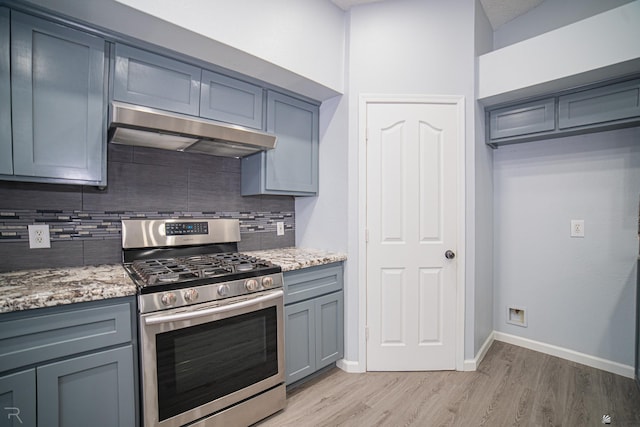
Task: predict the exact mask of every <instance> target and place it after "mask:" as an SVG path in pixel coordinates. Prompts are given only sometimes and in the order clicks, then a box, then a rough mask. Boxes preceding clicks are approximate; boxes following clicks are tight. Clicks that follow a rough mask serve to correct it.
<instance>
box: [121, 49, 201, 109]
mask: <svg viewBox="0 0 640 427" xmlns="http://www.w3.org/2000/svg"><path fill="white" fill-rule="evenodd" d="M200 74H201V70H200V68H198V67H194V66H192V65H190V64H185V63H184V62H180V61H176V60H174V59H170V58H167V57H164V56H160V55H156V54H154V53H150V52H147V51H144V50H141V49H136V48H133V47H130V46H126V45H122V44H116V54H115V71H114V79H113V99H115V100H117V101H123V102H128V103H131V104H136V105H144V106H146V107H153V108H159V109H162V110H168V111H173V112H176V113H183V114H189V115H192V116H197V115H198V114H199V110H200Z"/></svg>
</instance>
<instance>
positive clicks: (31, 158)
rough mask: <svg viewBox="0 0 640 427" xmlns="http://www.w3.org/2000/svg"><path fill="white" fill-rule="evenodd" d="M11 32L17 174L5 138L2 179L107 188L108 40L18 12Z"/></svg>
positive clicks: (0, 61)
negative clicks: (106, 48)
mask: <svg viewBox="0 0 640 427" xmlns="http://www.w3.org/2000/svg"><path fill="white" fill-rule="evenodd" d="M3 14H4V13H3ZM2 19H3V21H6V16H5V17H4V18H2ZM10 27H11V38H10V39H11V43H10V57H11V58H10V62H11V97H10V99H11V115H12V116H11V122H12V138H9V140H11V139H12V146H11V149H12V155H11V156H9V158H11V159H12V170H11V168H9V165H8V161H7V160H6V158H5V155H6V154H8V153H9V150H8V148H7V143H6V139H5V137H3V138H2V140H3V142H2V143H1V144H2V148H1V150H2V153H3V156H2V157H3V158H4V159H5V160H3V161H2V166H1V168H2V170H1V172H2V173H4V175H2V176H0V179H11V180H21V181H39V182H59V183H70V184H89V185H104V184H105V183H106V133H105V125H106V122H105V120H106V115H105V111H106V110H105V106H106V103H105V100H106V97H105V94H106V86H105V85H106V79H105V75H106V70H105V64H106V60H105V41H104V40H103V39H101V38H99V37H96V36H93V35H91V34H87V33H84V32H82V31H78V30H75V29H72V28H69V27H66V26H63V25H59V24H57V23H53V22H50V21H47V20H44V19H40V18H36V17H33V16H30V15H26V14H24V13H20V12H17V11H11V24H10ZM1 28H2V29H0V31H3V32H5V33H6V28H7V27H6V26H5V25H2V26H1ZM6 40H7V38H5V37H2V42H0V43H6ZM4 51H5V48H0V52H1V53H0V56H2V55H5V56H6V54H5V52H4ZM2 63H3V61H2V60H0V64H2ZM3 68H4V65H0V74H5V71H6V70H4V71H2V69H3ZM0 79H2V80H5V79H6V77H1V76H0ZM4 83H6V80H5V82H3V84H4ZM0 91H2V89H0ZM6 99H8V98H6V97H2V101H0V102H6ZM3 111H4V112H3V113H0V114H3V115H4V114H6V110H5V109H3ZM3 120H4V119H0V122H1V121H3ZM0 128H1V129H2V132H3V134H6V124H0Z"/></svg>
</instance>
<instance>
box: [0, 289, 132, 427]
mask: <svg viewBox="0 0 640 427" xmlns="http://www.w3.org/2000/svg"><path fill="white" fill-rule="evenodd" d="M134 316H135V300H134V298H133V297H127V298H118V299H114V300H107V301H100V302H92V303H79V304H72V305H67V306H62V307H53V308H46V309H38V310H32V311H25V312H14V313H8V314H3V315H2V316H0V403H2V404H3V406H2V408H18V409H17V410H16V409H2V408H0V411H2V410H4V411H8V412H11V413H14V412H17V413H18V415H19V416H20V418H21V421H22V424H21V423H19V422H18V423H16V419H15V417H13V416H12V417H9V418H7V415H8V414H5V413H2V414H0V415H2V416H0V426H5V425H8V426H14V425H29V426H36V425H37V426H42V427H49V426H60V427H62V426H64V427H74V426H78V427H84V426H88V425H91V426H105V427H107V426H113V427H116V426H125V425H126V426H136V425H138V423H139V422H138V417H137V410H136V408H137V393H136V389H137V385H136V376H137V371H136V366H137V365H136V360H137V358H136V356H135V352H134V346H135V345H136V344H135V341H136V340H135V317H134ZM25 420H28V421H25Z"/></svg>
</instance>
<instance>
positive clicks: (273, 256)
mask: <svg viewBox="0 0 640 427" xmlns="http://www.w3.org/2000/svg"><path fill="white" fill-rule="evenodd" d="M243 253H245V254H248V255H252V256H255V257H258V258H263V259H266V260H268V261H271V262H272V263H274V264H278V265H279V266H280V267H282V271H291V270H299V269H301V268H307V267H313V266H316V265H324V264H330V263H332V262H340V261H345V260H346V259H347V255H346V254H343V253H340V252H328V251H323V250H319V249H305V248H283V249H268V250H262V251H250V252H243Z"/></svg>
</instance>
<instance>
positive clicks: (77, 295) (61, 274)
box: [0, 264, 136, 313]
mask: <svg viewBox="0 0 640 427" xmlns="http://www.w3.org/2000/svg"><path fill="white" fill-rule="evenodd" d="M135 293H136V286H135V285H134V283H133V282H132V281H131V279H129V276H128V275H127V273H126V272H125V271H124V268H122V266H121V265H119V264H114V265H98V266H85V267H72V268H50V269H41V270H21V271H12V272H8V273H0V313H6V312H10V311H18V310H29V309H32V308H42V307H51V306H54V305H63V304H71V303H76V302H85V301H96V300H102V299H107V298H117V297H124V296H129V295H135Z"/></svg>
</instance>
